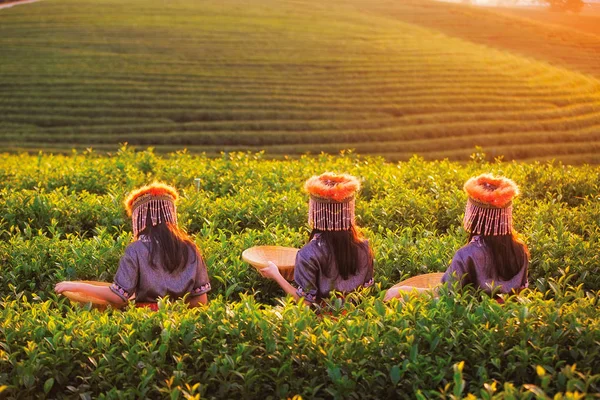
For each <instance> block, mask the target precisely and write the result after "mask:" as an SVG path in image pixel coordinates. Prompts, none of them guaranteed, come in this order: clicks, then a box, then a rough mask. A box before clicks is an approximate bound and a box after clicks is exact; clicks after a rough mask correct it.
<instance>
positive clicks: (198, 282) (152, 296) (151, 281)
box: [111, 235, 210, 303]
mask: <svg viewBox="0 0 600 400" xmlns="http://www.w3.org/2000/svg"><path fill="white" fill-rule="evenodd" d="M152 246H153V244H152V241H151V240H150V239H149V238H148V237H146V236H144V235H140V238H139V240H137V241H135V242H133V243H132V244H130V245H129V246H127V248H126V249H125V254H124V256H123V257H122V258H121V261H120V263H119V269H118V270H117V273H116V275H115V279H114V284H113V285H112V286H111V289H113V291H114V292H115V293H117V294H119V295H122V296H124V297H127V298H128V297H130V296H131V295H132V294H133V293H135V295H136V302H142V303H144V302H155V301H156V300H157V299H158V298H159V297H164V296H169V297H171V298H181V297H183V296H184V295H185V294H186V293H190V294H192V295H199V294H203V293H206V292H208V291H209V290H210V282H209V279H208V274H207V270H206V265H205V264H204V261H203V260H202V257H200V256H199V255H198V253H197V251H196V249H194V248H192V246H191V245H189V246H188V247H189V251H188V254H189V256H188V260H187V263H186V265H185V266H184V267H183V268H180V269H178V270H176V271H174V272H169V271H168V270H167V268H165V266H163V265H162V263H161V257H160V256H158V255H155V257H154V263H151V262H150V260H151V250H152Z"/></svg>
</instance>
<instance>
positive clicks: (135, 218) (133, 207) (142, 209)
mask: <svg viewBox="0 0 600 400" xmlns="http://www.w3.org/2000/svg"><path fill="white" fill-rule="evenodd" d="M178 198H179V194H178V193H177V190H176V189H175V188H174V187H172V186H169V185H166V184H164V183H160V182H154V183H152V184H150V185H147V186H143V187H141V188H139V189H136V190H134V191H133V192H131V193H130V194H129V196H127V199H125V209H126V210H127V215H129V216H131V219H132V222H133V236H134V238H137V237H138V235H139V233H140V232H141V231H143V230H144V229H146V224H147V218H148V211H149V212H150V220H151V222H152V226H156V225H157V224H160V223H163V222H170V223H172V224H175V225H177V210H176V208H175V201H176V200H177V199H178Z"/></svg>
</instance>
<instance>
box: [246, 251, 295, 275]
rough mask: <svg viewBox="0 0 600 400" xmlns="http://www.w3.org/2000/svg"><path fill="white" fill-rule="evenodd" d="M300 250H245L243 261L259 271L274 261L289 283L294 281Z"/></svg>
mask: <svg viewBox="0 0 600 400" xmlns="http://www.w3.org/2000/svg"><path fill="white" fill-rule="evenodd" d="M296 254H298V249H296V248H294V247H282V246H256V247H251V248H249V249H246V250H244V252H243V253H242V260H244V261H246V262H247V263H248V264H250V265H252V266H253V267H254V268H256V269H257V270H261V269H263V268H266V267H267V266H268V264H267V263H268V262H269V261H272V262H273V263H275V265H277V267H278V268H279V272H281V275H282V276H283V277H284V278H285V279H286V280H288V281H292V280H294V265H295V263H296Z"/></svg>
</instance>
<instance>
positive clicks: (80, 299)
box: [62, 281, 111, 309]
mask: <svg viewBox="0 0 600 400" xmlns="http://www.w3.org/2000/svg"><path fill="white" fill-rule="evenodd" d="M77 282H80V283H87V284H89V285H94V286H110V285H111V284H110V282H98V281H77ZM62 294H63V295H64V296H65V297H67V298H68V299H69V300H71V302H75V303H83V304H85V303H92V306H93V307H94V308H100V309H104V308H106V306H108V305H109V304H110V303H109V302H108V301H106V300H104V299H100V298H98V297H95V296H90V295H87V294H84V293H81V292H70V291H65V292H62Z"/></svg>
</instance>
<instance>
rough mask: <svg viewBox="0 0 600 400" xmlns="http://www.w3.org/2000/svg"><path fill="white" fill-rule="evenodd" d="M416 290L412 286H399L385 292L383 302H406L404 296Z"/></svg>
mask: <svg viewBox="0 0 600 400" xmlns="http://www.w3.org/2000/svg"><path fill="white" fill-rule="evenodd" d="M413 290H415V288H414V287H412V286H398V287H392V288H390V289H388V291H387V292H385V297H384V298H383V301H390V300H391V299H398V300H400V301H404V297H403V295H405V294H407V293H409V292H411V291H413Z"/></svg>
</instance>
